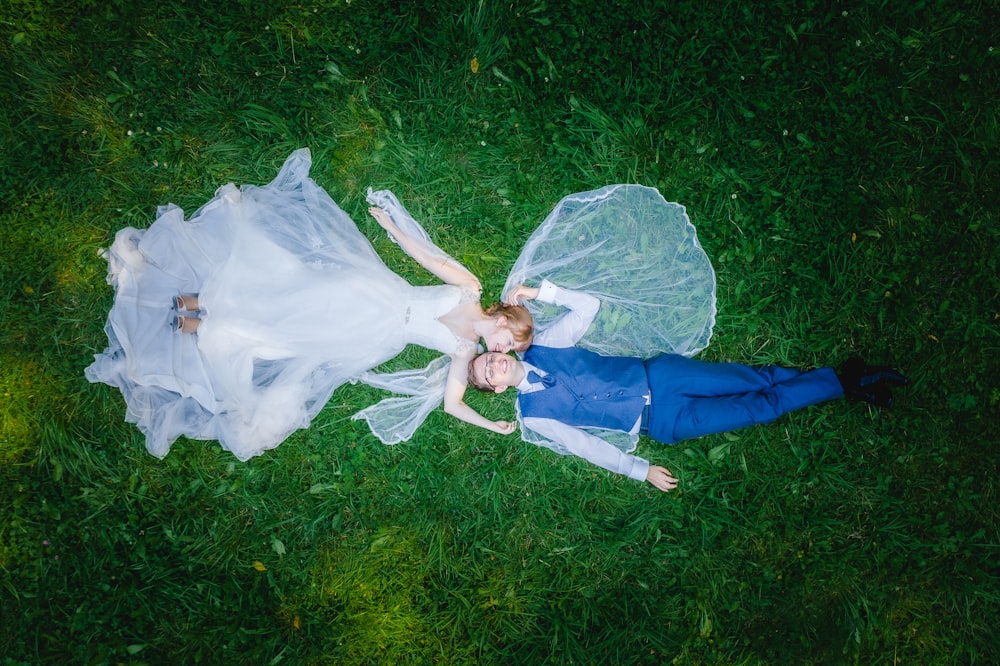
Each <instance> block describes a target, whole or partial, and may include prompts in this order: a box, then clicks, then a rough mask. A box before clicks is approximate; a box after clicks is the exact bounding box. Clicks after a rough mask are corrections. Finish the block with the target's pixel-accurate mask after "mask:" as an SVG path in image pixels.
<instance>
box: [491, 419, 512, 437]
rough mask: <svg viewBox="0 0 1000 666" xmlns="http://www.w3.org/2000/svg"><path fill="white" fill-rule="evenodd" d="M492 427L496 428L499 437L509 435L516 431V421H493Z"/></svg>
mask: <svg viewBox="0 0 1000 666" xmlns="http://www.w3.org/2000/svg"><path fill="white" fill-rule="evenodd" d="M493 425H495V426H496V427H497V432H498V433H500V434H501V435H509V434H511V433H512V432H514V431H515V430H517V421H494V422H493Z"/></svg>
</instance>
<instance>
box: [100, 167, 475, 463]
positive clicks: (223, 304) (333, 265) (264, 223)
mask: <svg viewBox="0 0 1000 666" xmlns="http://www.w3.org/2000/svg"><path fill="white" fill-rule="evenodd" d="M309 167H310V155H309V151H308V149H302V150H298V151H296V152H295V153H293V154H292V155H291V156H290V157H289V158H288V160H287V161H286V162H285V164H284V166H283V167H282V169H281V171H280V173H279V174H278V176H277V177H276V178H275V179H274V181H273V182H271V183H270V184H268V185H266V186H263V187H254V186H248V185H245V186H243V187H242V188H240V189H237V188H236V187H235V186H234V185H232V184H229V185H226V186H224V187H222V188H220V189H219V190H218V192H217V193H216V195H215V197H214V198H213V199H212V200H211V201H209V202H208V203H207V204H206V205H204V206H203V207H202V208H201V209H199V210H198V211H197V212H196V213H195V214H194V215H193V216H192V217H191V218H190V219H188V220H185V219H184V215H183V211H181V209H179V208H177V207H176V206H167V207H163V208H161V209H160V210H159V211H158V215H157V219H156V221H155V222H154V223H153V225H152V226H151V227H150V228H149V229H147V230H144V231H143V230H139V229H134V228H125V229H122V230H121V231H119V232H118V234H117V235H116V237H115V241H114V244H113V245H112V246H111V247H110V248H109V249H108V251H107V252H106V257H107V259H108V265H109V277H108V282H109V283H110V284H112V285H113V286H114V288H115V300H114V305H113V307H112V309H111V312H110V314H109V315H108V322H107V326H106V331H107V335H108V341H109V346H108V349H107V350H106V351H105V352H104V353H103V354H100V355H98V356H96V359H95V361H94V363H93V364H92V365H91V366H90V367H88V368H87V370H86V375H87V378H88V379H90V381H93V382H104V383H107V384H110V385H112V386H115V387H118V388H119V389H120V390H121V392H122V394H123V395H124V397H125V402H126V405H127V411H126V420H128V421H131V422H134V423H136V424H137V425H138V427H139V428H140V430H141V431H142V432H143V433H144V434H145V435H146V446H147V448H148V449H149V451H150V452H151V453H152V454H154V455H156V456H159V457H162V456H164V455H166V454H167V452H168V451H169V449H170V445H171V444H172V443H173V442H174V440H176V439H177V437H179V436H180V435H185V436H187V437H190V438H193V439H215V440H218V441H219V442H220V443H221V444H222V446H223V447H224V448H226V449H228V450H229V451H231V452H232V453H233V454H234V455H235V456H236V457H237V458H239V459H241V460H246V459H248V458H250V457H252V456H255V455H258V454H260V453H262V452H263V451H265V450H268V449H271V448H274V447H275V446H277V445H278V444H280V443H281V442H282V441H283V440H284V439H285V438H286V437H288V435H290V434H291V433H292V432H294V431H295V430H297V429H299V428H305V427H308V425H309V423H310V421H311V420H312V418H313V417H314V416H315V415H316V414H317V412H319V410H320V409H322V407H323V405H324V404H325V403H326V402H327V400H328V399H329V398H330V395H331V394H332V393H333V391H334V390H335V389H336V388H337V387H338V386H340V385H341V384H343V383H345V382H347V381H353V380H359V379H360V380H361V381H369V380H370V383H372V384H373V385H380V386H385V387H387V388H390V389H394V390H397V391H400V392H409V393H411V394H417V397H416V398H398V399H389V400H388V401H384V402H388V403H390V404H388V405H386V406H384V408H385V407H389V408H390V409H389V410H388V412H387V413H388V414H389V415H390V418H394V419H396V420H395V421H393V422H392V423H391V424H389V425H388V426H386V427H385V431H384V432H382V433H380V437H382V438H383V440H384V441H390V443H391V441H392V440H394V441H399V439H405V438H408V437H409V435H410V434H412V432H413V429H415V428H416V426H417V425H419V423H420V422H421V421H422V420H423V418H424V416H426V413H427V412H429V411H430V410H431V409H433V408H434V407H435V406H436V405H437V404H438V403H439V402H440V400H441V396H443V392H444V380H445V378H446V376H447V368H448V363H447V361H448V358H447V357H444V358H443V360H439V361H436V362H435V363H433V364H432V365H431V366H430V367H429V368H428V369H426V370H423V371H412V372H410V373H396V375H386V376H384V377H387V378H389V379H381V378H382V377H383V376H380V375H371V376H369V375H368V374H367V373H366V371H368V370H370V369H371V368H374V367H375V366H377V365H379V364H381V363H383V362H385V361H387V360H388V359H390V358H392V357H394V356H395V355H397V354H398V353H399V352H400V351H402V349H403V348H404V347H405V346H406V345H407V344H411V343H412V344H417V345H421V346H424V347H428V348H431V349H435V350H438V351H440V352H443V353H444V354H456V353H459V352H465V353H467V352H468V351H470V347H473V343H472V342H470V341H468V340H465V339H463V338H459V337H456V336H455V335H454V334H453V333H452V332H451V331H450V330H449V329H448V328H447V327H446V326H445V325H444V324H442V323H441V322H440V321H439V320H438V318H439V317H441V316H442V315H444V314H447V313H448V312H450V311H451V310H452V309H453V308H454V307H455V306H456V305H458V304H460V303H464V302H467V301H473V300H474V301H477V302H478V300H479V294H478V293H477V292H474V291H471V290H469V289H461V288H459V287H455V286H451V285H440V286H432V287H415V286H412V285H410V284H409V283H407V282H406V281H405V280H403V279H402V278H400V277H399V276H397V275H396V274H395V273H393V272H392V271H391V270H389V268H388V267H386V266H385V264H384V263H382V261H381V259H380V258H379V257H378V255H377V254H376V252H375V250H374V248H373V247H372V246H371V244H370V243H369V242H368V240H367V239H366V238H365V237H364V236H363V235H362V234H361V233H360V232H359V231H358V229H357V227H356V226H355V224H354V222H353V221H352V220H351V219H350V218H349V217H348V216H347V214H345V213H344V212H343V211H342V210H341V209H340V208H339V207H338V206H337V205H336V204H335V203H334V202H333V200H332V199H331V198H330V197H329V196H328V195H327V194H326V192H325V191H324V190H323V189H321V188H320V187H318V186H317V185H316V184H315V183H314V182H313V181H312V180H311V179H310V178H309V175H308V174H309ZM369 201H371V202H372V203H374V204H376V205H379V206H382V207H383V208H385V209H386V210H387V211H388V212H389V214H390V216H392V217H393V219H394V221H396V223H397V224H399V225H400V226H401V228H403V229H404V231H406V232H407V233H410V234H412V235H414V236H415V237H418V238H420V239H422V240H423V241H424V242H425V243H426V244H429V245H431V249H432V250H433V251H435V252H436V253H437V254H438V255H439V256H441V257H442V258H443V259H445V260H450V258H448V257H447V255H444V253H441V252H440V251H439V250H437V248H434V247H433V246H432V244H430V240H429V238H428V237H427V235H426V233H424V232H423V229H421V228H419V225H417V223H416V222H415V221H413V219H412V218H411V217H410V216H409V214H408V213H407V212H406V211H405V209H403V207H402V206H401V205H399V203H398V201H396V199H395V197H394V196H392V194H391V193H389V192H384V191H383V192H375V193H372V192H370V193H369ZM413 225H416V228H414V226H413ZM451 261H454V260H451ZM186 293H193V294H198V295H199V305H200V307H201V308H202V313H201V317H202V321H201V323H200V325H199V328H198V332H197V333H196V334H194V335H190V334H182V333H179V332H177V331H175V330H173V328H172V323H173V318H174V316H175V315H176V314H177V313H176V312H175V311H172V299H173V298H174V297H175V296H177V295H178V294H186ZM181 314H185V313H181ZM414 384H415V385H416V386H417V388H416V389H413V385H414ZM411 389H412V390H411ZM398 403H404V405H403V406H404V407H405V408H406V409H405V414H404V415H403V416H402V417H396V416H395V415H394V414H393V412H392V409H391V407H392V405H393V404H398ZM417 403H419V404H417ZM383 411H384V410H383ZM359 417H361V418H368V417H367V416H366V415H365V414H361V415H359ZM375 418H376V417H371V418H369V419H368V420H369V422H370V423H371V422H372V421H373V419H375ZM372 425H373V429H376V428H377V427H378V424H377V423H372Z"/></svg>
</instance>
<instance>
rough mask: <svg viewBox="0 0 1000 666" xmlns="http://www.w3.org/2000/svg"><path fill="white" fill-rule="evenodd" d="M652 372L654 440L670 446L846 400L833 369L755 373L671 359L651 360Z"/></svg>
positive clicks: (650, 423) (736, 366) (729, 365)
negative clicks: (826, 401) (821, 403)
mask: <svg viewBox="0 0 1000 666" xmlns="http://www.w3.org/2000/svg"><path fill="white" fill-rule="evenodd" d="M646 371H647V375H648V377H649V390H650V404H649V421H648V426H649V436H650V437H652V438H653V439H655V440H657V441H660V442H664V443H666V444H672V443H674V442H677V441H680V440H682V439H690V438H693V437H701V436H702V435H711V434H713V433H717V432H726V431H729V430H736V429H738V428H744V427H746V426H749V425H753V424H755V423H767V422H768V421H773V420H774V419H776V418H778V417H779V416H781V415H782V414H784V413H786V412H790V411H792V410H794V409H800V408H802V407H806V406H808V405H814V404H816V403H818V402H823V401H825V400H832V399H834V398H839V397H842V396H843V395H844V391H843V388H841V386H840V381H839V380H838V379H837V375H836V374H835V373H834V371H833V368H819V369H817V370H810V371H807V372H800V371H798V370H791V369H789V368H781V367H778V366H774V365H769V366H765V367H762V368H752V367H750V366H747V365H741V364H739V363H712V362H708V361H699V360H696V359H692V358H686V357H684V356H678V355H676V354H666V355H663V356H657V357H656V358H653V359H650V360H649V361H647V362H646Z"/></svg>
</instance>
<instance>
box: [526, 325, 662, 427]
mask: <svg viewBox="0 0 1000 666" xmlns="http://www.w3.org/2000/svg"><path fill="white" fill-rule="evenodd" d="M524 360H525V361H527V362H528V363H530V364H531V365H533V366H535V367H536V368H538V369H539V370H542V371H543V372H546V373H548V376H547V377H546V378H545V379H546V382H545V383H546V388H545V390H542V391H532V392H530V393H519V394H518V396H517V400H518V403H519V404H520V405H521V415H522V416H531V417H538V418H547V419H555V420H557V421H561V422H563V423H565V424H567V425H571V426H577V427H592V428H604V429H606V430H621V431H624V432H628V431H629V430H631V429H632V426H634V425H635V422H636V421H637V420H638V419H639V415H640V414H642V408H643V407H644V406H645V405H646V396H647V395H648V394H649V384H648V382H647V380H646V368H645V367H644V366H643V362H642V360H641V359H638V358H631V357H626V356H601V355H600V354H595V353H594V352H592V351H587V350H586V349H580V348H578V347H565V348H559V349H553V348H550V347H539V346H537V345H534V346H532V347H529V348H528V351H526V352H525V353H524ZM549 380H551V382H550V381H549Z"/></svg>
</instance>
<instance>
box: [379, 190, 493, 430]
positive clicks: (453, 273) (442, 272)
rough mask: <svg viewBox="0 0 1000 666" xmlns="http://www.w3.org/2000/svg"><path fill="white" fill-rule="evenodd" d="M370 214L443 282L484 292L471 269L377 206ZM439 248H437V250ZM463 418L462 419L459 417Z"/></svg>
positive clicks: (405, 249)
mask: <svg viewBox="0 0 1000 666" xmlns="http://www.w3.org/2000/svg"><path fill="white" fill-rule="evenodd" d="M368 212H369V213H370V214H371V216H372V217H374V218H375V220H376V221H377V222H378V223H379V225H380V226H381V227H382V228H383V229H385V230H386V231H387V232H389V234H390V236H391V237H392V238H393V239H394V240H395V241H396V242H397V243H399V246H400V247H401V248H403V250H404V251H405V252H406V253H407V254H408V255H410V256H411V257H413V258H414V259H416V261H417V263H419V264H420V265H421V266H423V267H424V268H426V269H427V270H429V271H430V272H431V273H433V274H434V275H436V276H438V278H440V279H441V280H442V281H443V282H445V283H447V284H453V285H456V286H459V287H468V288H470V289H472V290H474V291H482V290H483V288H482V285H480V284H479V279H478V278H476V276H475V275H473V274H472V273H470V272H469V269H468V268H466V267H465V266H463V265H462V264H460V263H458V262H457V261H455V260H454V259H452V258H451V257H449V256H448V255H446V254H444V253H443V252H437V253H435V252H431V251H430V250H429V248H428V247H427V246H426V245H425V244H424V242H423V241H422V240H420V239H416V238H413V237H412V236H410V235H409V234H407V233H406V232H404V231H403V230H402V229H400V228H399V226H398V225H397V224H396V223H395V222H393V221H392V218H391V217H389V214H388V213H386V212H385V211H384V210H382V209H381V208H379V207H377V206H372V207H371V208H369V209H368ZM436 249H437V248H435V250H436ZM459 418H461V417H459Z"/></svg>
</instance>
